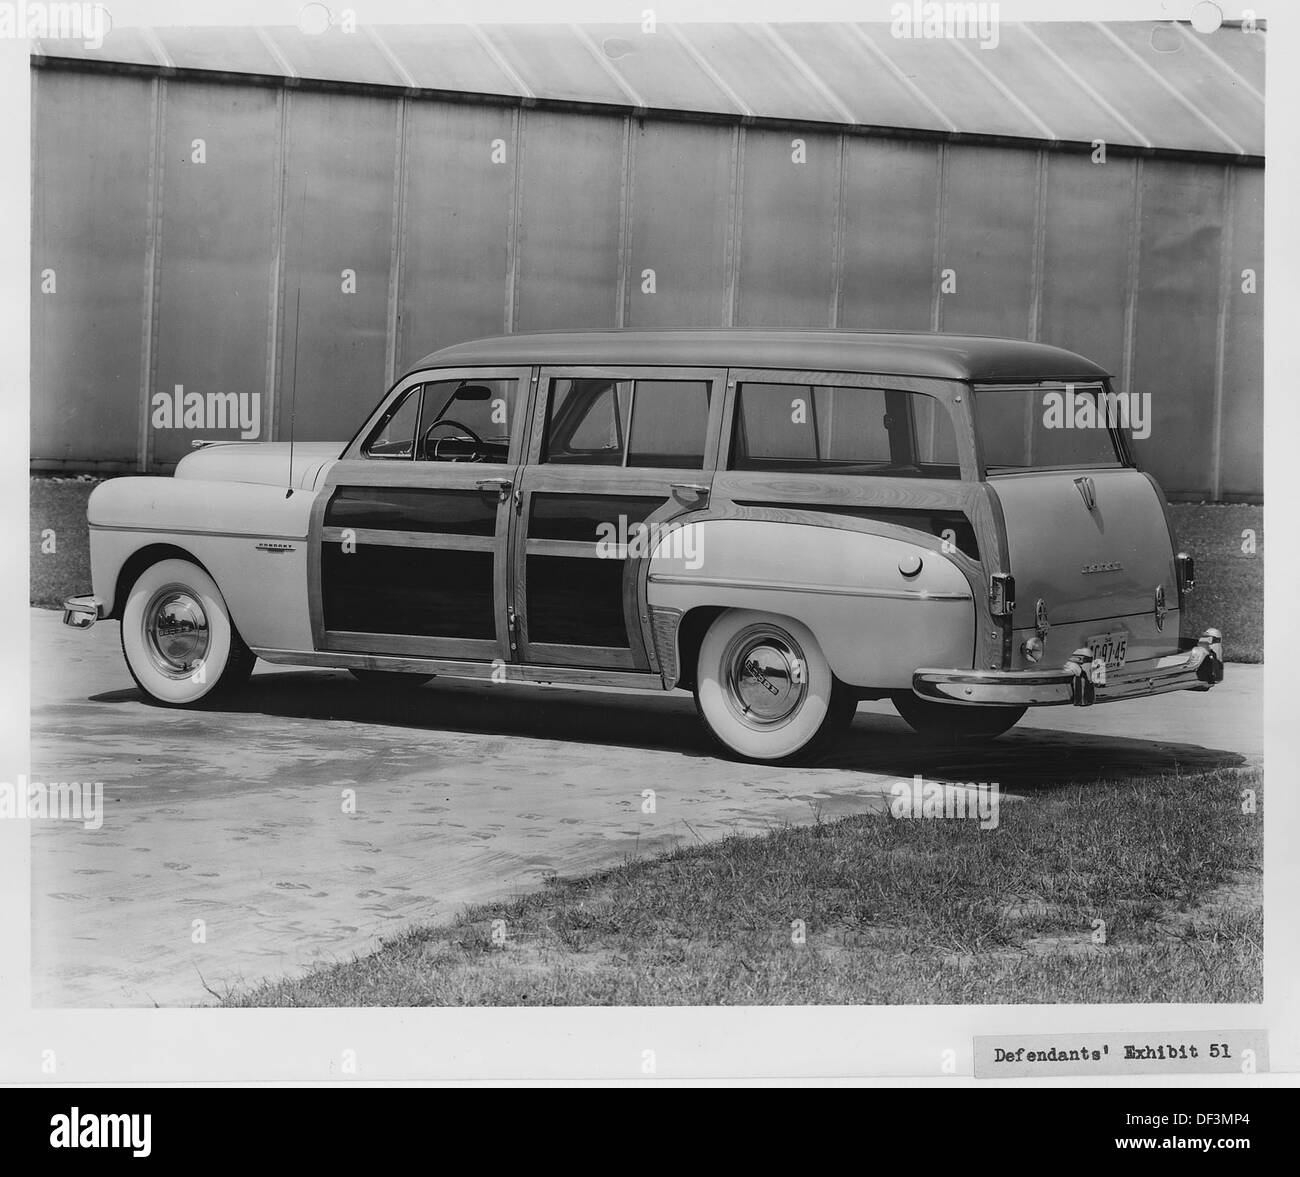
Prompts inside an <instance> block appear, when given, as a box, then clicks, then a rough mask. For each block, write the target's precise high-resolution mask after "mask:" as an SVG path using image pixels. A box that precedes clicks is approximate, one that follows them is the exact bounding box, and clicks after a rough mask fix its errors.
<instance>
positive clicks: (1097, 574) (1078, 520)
mask: <svg viewBox="0 0 1300 1177" xmlns="http://www.w3.org/2000/svg"><path fill="white" fill-rule="evenodd" d="M1085 480H1090V481H1091V483H1092V487H1091V495H1092V498H1093V501H1094V506H1093V507H1092V508H1091V509H1089V507H1088V505H1087V500H1086V498H1085V495H1086V494H1087V493H1088V487H1087V486H1086V482H1085ZM1081 483H1083V485H1081ZM989 485H990V486H992V488H993V491H994V493H995V494H996V495H997V497H998V501H999V502H1000V503H1001V504H1002V513H1003V515H1004V516H1005V518H1006V524H1007V546H1008V550H1009V553H1010V558H1011V568H1010V571H1011V574H1012V575H1013V576H1014V577H1015V578H1016V597H1017V598H1018V601H1019V606H1018V608H1017V609H1016V625H1017V626H1020V625H1032V624H1033V616H1034V603H1035V601H1037V600H1039V599H1041V600H1042V601H1043V603H1044V604H1045V605H1046V606H1047V611H1048V616H1049V617H1050V619H1051V621H1052V623H1053V624H1056V623H1058V622H1076V621H1093V620H1100V619H1104V618H1108V617H1126V616H1131V615H1132V614H1135V613H1150V612H1151V611H1152V609H1153V608H1154V606H1155V590H1156V586H1157V585H1160V584H1163V585H1164V587H1165V596H1166V599H1167V601H1168V606H1169V608H1170V609H1177V608H1178V592H1177V586H1176V584H1175V581H1174V567H1173V555H1174V553H1173V548H1172V546H1171V544H1170V540H1169V527H1168V524H1167V523H1166V522H1165V513H1164V507H1163V506H1162V504H1161V502H1160V500H1159V498H1158V497H1157V495H1156V489H1155V487H1154V486H1152V484H1151V482H1150V480H1149V479H1147V477H1146V476H1145V475H1144V474H1142V473H1140V472H1139V471H1137V470H1132V469H1128V470H1093V471H1088V472H1087V473H1084V472H1082V471H1078V472H1070V473H1054V472H1052V473H1049V472H1041V473H1027V474H1016V475H1011V476H1005V477H1000V478H992V479H990V480H989ZM1022 615H1023V619H1022Z"/></svg>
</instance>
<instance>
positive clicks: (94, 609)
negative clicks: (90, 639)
mask: <svg viewBox="0 0 1300 1177" xmlns="http://www.w3.org/2000/svg"><path fill="white" fill-rule="evenodd" d="M103 616H104V602H103V601H101V600H100V599H99V598H98V597H91V596H86V597H68V598H67V600H65V601H64V602H63V624H64V625H69V626H71V627H72V628H73V629H89V628H90V627H91V626H92V625H94V624H95V622H96V621H100V620H102V619H103Z"/></svg>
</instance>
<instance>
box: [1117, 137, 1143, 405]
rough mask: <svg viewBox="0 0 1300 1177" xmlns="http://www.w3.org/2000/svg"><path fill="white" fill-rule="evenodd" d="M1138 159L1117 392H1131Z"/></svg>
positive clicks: (1137, 265)
mask: <svg viewBox="0 0 1300 1177" xmlns="http://www.w3.org/2000/svg"><path fill="white" fill-rule="evenodd" d="M1142 170H1143V169H1142V157H1141V156H1140V155H1139V156H1138V157H1137V159H1136V161H1135V162H1134V166H1133V205H1132V208H1133V216H1132V219H1131V220H1130V222H1129V250H1128V289H1127V290H1126V291H1125V292H1124V356H1123V359H1122V361H1121V363H1120V384H1121V386H1122V387H1121V391H1122V392H1125V393H1128V392H1130V391H1131V390H1132V388H1133V349H1134V345H1135V336H1136V334H1137V304H1138V281H1139V280H1140V278H1141V270H1142V267H1141V260H1142V259H1141V254H1142Z"/></svg>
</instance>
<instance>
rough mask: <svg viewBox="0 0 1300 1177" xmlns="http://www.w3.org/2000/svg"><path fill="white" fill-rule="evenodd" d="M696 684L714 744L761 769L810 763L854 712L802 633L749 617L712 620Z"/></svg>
mask: <svg viewBox="0 0 1300 1177" xmlns="http://www.w3.org/2000/svg"><path fill="white" fill-rule="evenodd" d="M695 682H696V687H695V701H696V706H697V707H698V708H699V712H700V715H701V717H702V718H703V719H704V722H705V724H706V725H707V726H708V728H709V731H710V732H711V733H712V734H713V737H714V739H716V740H717V741H718V743H720V744H721V745H722V746H723V747H724V748H726V749H727V750H728V751H730V752H733V753H735V754H737V755H739V756H742V757H744V758H745V759H747V760H755V761H760V762H763V763H783V762H794V761H797V760H807V759H811V758H812V757H813V756H815V755H817V754H818V753H820V752H822V751H823V750H825V748H826V747H828V746H829V745H830V743H831V742H832V741H833V740H834V738H835V737H836V736H838V735H839V734H840V733H841V732H842V731H843V730H844V729H845V728H847V727H848V725H849V724H850V723H851V722H852V719H853V715H854V712H855V711H856V710H857V705H858V700H857V696H856V695H855V694H854V693H853V692H852V691H851V690H849V689H848V688H847V687H846V686H845V685H844V684H843V683H841V682H839V681H838V680H837V679H836V678H835V676H834V674H833V673H832V672H831V668H830V665H829V663H827V661H826V657H825V655H824V654H823V653H822V651H821V647H820V646H819V645H818V644H817V639H816V638H815V637H813V634H812V631H811V630H810V629H808V627H807V626H805V625H803V624H802V623H800V622H798V621H795V620H794V619H793V618H789V617H781V616H778V615H776V614H772V613H759V612H755V611H752V610H748V609H729V610H728V611H727V612H725V613H722V614H720V615H719V616H718V617H717V618H716V619H715V620H714V622H713V624H712V625H711V626H710V627H709V630H708V632H707V633H706V634H705V635H704V641H703V642H702V643H701V644H700V653H699V659H698V663H697V669H696V676H695Z"/></svg>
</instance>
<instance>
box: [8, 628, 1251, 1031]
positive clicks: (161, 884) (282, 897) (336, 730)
mask: <svg viewBox="0 0 1300 1177" xmlns="http://www.w3.org/2000/svg"><path fill="white" fill-rule="evenodd" d="M32 650H33V663H34V665H33V669H32V677H33V682H32V692H33V697H32V774H31V779H33V780H40V781H46V782H49V781H85V780H90V781H103V782H104V792H105V810H106V816H105V819H104V823H103V826H102V828H100V829H98V830H87V829H84V828H83V827H82V825H81V824H79V823H75V822H58V821H34V822H33V823H32V830H33V833H32V917H33V933H32V974H33V975H32V985H33V1002H34V1003H35V1004H37V1005H40V1006H65V1005H72V1006H132V1005H153V1004H155V1003H156V1004H159V1005H188V1004H201V1003H204V1002H210V1001H211V1000H212V999H211V997H210V996H209V994H208V992H207V990H206V989H205V987H204V986H205V984H206V985H207V986H210V987H211V988H212V989H214V990H216V991H218V992H221V991H224V990H225V988H226V987H228V986H231V985H239V984H241V983H249V982H255V981H257V980H260V979H262V978H264V977H268V976H274V975H279V974H283V973H286V972H292V971H294V970H298V969H302V968H305V967H307V966H309V965H311V964H313V963H315V962H319V961H328V960H336V959H346V958H348V957H349V956H350V955H351V954H352V953H360V952H365V951H367V950H368V949H370V948H373V947H374V946H376V944H377V943H378V939H379V937H381V936H384V935H392V934H393V933H395V932H397V931H399V930H400V929H402V928H404V927H407V926H409V925H411V924H413V923H428V922H435V921H440V920H444V919H446V918H448V917H449V916H451V915H452V914H454V912H455V911H456V910H457V909H458V908H459V907H460V906H461V905H463V904H465V903H467V902H477V901H482V900H489V899H495V898H500V897H502V896H506V895H510V894H513V893H516V892H519V891H521V890H525V889H528V888H534V887H536V886H538V885H539V884H540V883H541V882H542V881H543V880H544V879H545V878H546V877H547V876H548V875H551V874H556V873H558V874H565V875H572V874H576V873H583V872H588V871H591V870H594V869H597V868H600V867H603V866H608V865H611V864H614V863H617V862H620V861H623V860H624V859H627V858H630V857H636V856H645V855H649V854H652V853H654V852H656V851H660V850H663V849H666V848H667V847H669V846H672V845H674V844H677V843H679V842H694V841H696V840H697V839H698V840H710V839H716V838H721V837H724V836H726V835H728V834H731V833H737V832H755V831H760V830H763V829H766V828H769V827H771V826H773V825H778V824H781V823H785V822H804V821H811V820H813V819H814V817H815V816H816V815H817V814H820V815H822V816H824V817H833V816H840V815H843V814H849V813H861V812H866V811H869V810H872V809H880V808H882V807H883V805H884V804H885V802H886V801H887V797H888V792H889V788H890V786H891V785H892V784H893V783H894V782H895V781H897V780H899V779H910V778H911V777H912V775H913V774H915V773H921V774H923V775H924V776H925V777H926V778H927V779H939V780H950V781H984V782H991V781H997V782H998V783H999V785H1000V786H1001V787H1002V789H1003V791H1004V794H1006V793H1010V794H1014V795H1018V796H1019V797H1022V798H1024V799H1026V801H1027V802H1028V803H1032V802H1033V798H1034V797H1035V796H1036V795H1041V794H1042V793H1044V792H1045V791H1049V790H1052V789H1055V788H1059V787H1061V786H1063V785H1068V784H1073V783H1079V782H1090V781H1095V780H1098V779H1105V778H1109V777H1114V776H1127V775H1130V774H1132V773H1135V772H1173V771H1179V770H1195V769H1202V768H1213V767H1220V766H1225V767H1226V766H1235V765H1242V764H1246V763H1249V762H1257V761H1259V760H1260V759H1261V758H1262V754H1263V735H1262V720H1261V716H1262V703H1263V695H1262V692H1263V668H1262V667H1259V666H1245V665H1232V666H1229V667H1228V674H1227V681H1226V682H1225V683H1224V684H1223V686H1221V687H1219V688H1217V689H1216V690H1215V691H1213V692H1212V693H1210V694H1205V695H1197V694H1179V695H1166V696H1162V697H1159V698H1156V699H1151V700H1146V701H1144V702H1142V703H1140V704H1134V705H1132V706H1124V705H1118V704H1117V705H1113V706H1108V707H1098V708H1095V709H1090V710H1086V711H1085V710H1077V709H1073V708H1053V709H1050V710H1043V711H1038V712H1036V713H1034V712H1031V714H1030V715H1029V716H1027V717H1026V719H1025V720H1023V721H1022V723H1021V724H1020V726H1019V727H1017V728H1016V729H1015V730H1014V731H1013V732H1012V733H1011V734H1010V735H1008V736H1006V737H1004V738H1003V739H1001V740H999V741H997V742H996V743H994V744H992V745H988V746H986V747H984V748H979V749H974V750H963V751H962V752H960V753H953V752H943V751H936V750H933V749H930V748H928V747H926V745H925V744H924V742H923V741H922V740H921V739H920V738H918V737H916V736H914V735H912V734H911V732H910V729H908V728H907V727H906V725H904V724H903V722H902V721H901V720H900V719H898V717H897V716H896V715H895V713H894V711H893V709H892V708H891V707H889V706H888V705H887V704H864V705H863V706H862V707H861V709H860V711H859V713H858V717H857V719H856V720H855V722H854V725H853V728H852V731H851V733H850V735H849V737H848V738H847V739H846V740H845V742H844V744H843V745H842V747H841V748H839V749H838V750H837V751H836V752H835V754H834V755H833V756H832V757H831V758H829V759H828V760H826V761H825V762H823V763H822V764H821V765H819V766H817V767H815V768H800V769H788V768H763V767H756V766H753V765H747V764H737V763H733V762H730V761H727V760H722V759H719V758H718V757H716V756H714V755H713V754H712V753H711V750H710V746H709V744H708V742H707V740H706V738H705V736H704V734H703V732H702V730H701V729H700V727H699V724H698V721H697V720H696V717H695V712H694V704H693V702H692V701H691V699H690V698H689V696H687V695H684V694H682V695H679V694H674V695H662V694H660V695H648V694H641V693H635V694H633V693H628V692H613V691H609V692H590V691H577V690H571V689H564V688H526V687H519V686H511V685H491V684H469V683H451V682H449V681H436V682H434V683H431V684H430V685H429V686H427V687H424V688H422V689H420V690H418V691H414V692H410V693H406V694H403V695H400V696H396V697H394V696H389V695H386V694H384V693H383V692H381V691H378V690H375V689H373V688H367V687H363V686H361V685H360V684H358V683H356V682H354V681H353V680H352V678H351V676H350V675H347V674H344V673H340V672H333V671H305V670H303V671H299V670H286V669H279V668H271V667H267V666H265V665H264V664H259V669H258V671H257V673H256V674H255V675H254V677H253V680H252V683H251V684H250V686H249V688H248V689H247V690H246V691H245V692H243V693H242V694H241V695H240V696H239V697H238V698H237V699H236V700H235V701H233V702H232V703H230V704H227V705H225V706H223V708H222V709H220V710H217V711H206V712H191V711H172V710H166V709H163V708H158V707H153V706H149V705H147V704H146V703H144V702H143V699H142V696H141V695H140V693H139V692H138V691H137V690H136V689H135V686H134V684H133V683H132V682H131V679H130V676H129V674H128V673H127V670H126V666H125V664H124V663H123V661H122V656H121V651H120V649H119V646H118V627H117V624H116V623H114V622H106V623H102V624H100V625H96V626H95V627H94V628H92V629H91V630H89V631H87V632H81V633H78V632H74V631H72V630H68V629H65V628H64V627H63V626H62V625H61V624H60V622H59V615H58V614H57V613H54V612H49V611H45V610H33V611H32ZM1152 733H1158V734H1159V738H1158V739H1154V738H1152ZM348 790H351V791H353V795H354V797H355V804H354V809H355V812H347V811H346V810H347V809H348V808H349V806H348V804H347V797H348V793H347V791H348ZM645 790H653V791H654V795H655V796H654V812H652V813H648V812H643V802H644V798H643V791H645ZM196 921H201V923H196Z"/></svg>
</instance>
